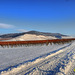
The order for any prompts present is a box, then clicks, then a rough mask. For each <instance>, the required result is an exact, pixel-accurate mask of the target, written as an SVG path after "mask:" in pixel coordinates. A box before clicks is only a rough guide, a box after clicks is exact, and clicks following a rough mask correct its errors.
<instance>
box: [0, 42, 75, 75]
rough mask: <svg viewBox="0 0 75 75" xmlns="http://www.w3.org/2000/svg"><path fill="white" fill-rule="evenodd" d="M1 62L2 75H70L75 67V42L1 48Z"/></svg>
mask: <svg viewBox="0 0 75 75" xmlns="http://www.w3.org/2000/svg"><path fill="white" fill-rule="evenodd" d="M0 60H1V61H0V71H1V75H24V74H25V75H26V74H28V75H40V74H41V75H47V74H50V75H55V74H56V75H68V74H70V73H71V72H70V70H72V69H73V68H72V67H74V65H75V64H74V62H75V42H73V43H72V44H70V43H69V44H61V45H58V44H55V45H54V44H52V45H50V44H49V45H48V46H46V45H42V46H41V45H37V46H29V47H25V46H23V47H16V48H15V47H14V48H10V47H9V48H1V47H0ZM10 66H11V67H10ZM12 66H13V67H12ZM8 67H9V68H8ZM6 68H8V69H7V70H6Z"/></svg>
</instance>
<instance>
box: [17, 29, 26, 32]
mask: <svg viewBox="0 0 75 75" xmlns="http://www.w3.org/2000/svg"><path fill="white" fill-rule="evenodd" d="M17 31H19V32H27V30H25V29H17Z"/></svg>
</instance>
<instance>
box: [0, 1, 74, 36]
mask: <svg viewBox="0 0 75 75" xmlns="http://www.w3.org/2000/svg"><path fill="white" fill-rule="evenodd" d="M30 30H36V31H42V32H52V33H62V34H68V35H74V34H75V0H0V34H4V33H14V32H22V31H30Z"/></svg>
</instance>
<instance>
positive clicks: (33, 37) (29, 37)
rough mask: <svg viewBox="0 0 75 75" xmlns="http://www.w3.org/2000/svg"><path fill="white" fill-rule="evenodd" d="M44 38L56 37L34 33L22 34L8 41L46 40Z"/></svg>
mask: <svg viewBox="0 0 75 75" xmlns="http://www.w3.org/2000/svg"><path fill="white" fill-rule="evenodd" d="M46 39H57V38H55V37H53V36H43V35H35V34H24V35H22V36H19V37H16V38H13V39H11V40H8V41H25V40H46Z"/></svg>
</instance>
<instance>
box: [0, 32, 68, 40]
mask: <svg viewBox="0 0 75 75" xmlns="http://www.w3.org/2000/svg"><path fill="white" fill-rule="evenodd" d="M24 34H32V35H33V34H34V35H43V36H53V37H56V38H59V39H61V38H62V36H63V37H67V35H63V34H60V33H46V32H39V31H28V32H23V33H11V34H4V35H0V38H15V37H18V36H22V35H24Z"/></svg>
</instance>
